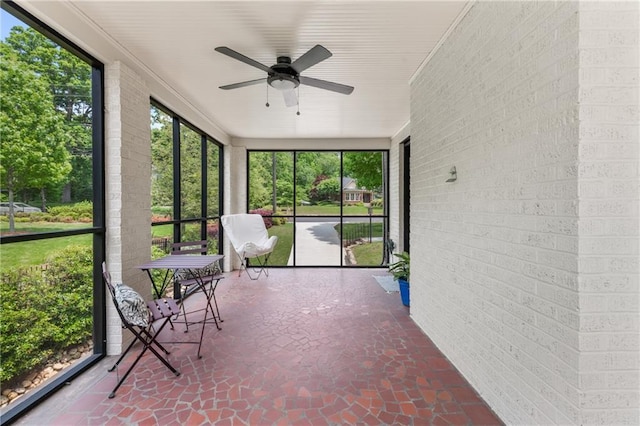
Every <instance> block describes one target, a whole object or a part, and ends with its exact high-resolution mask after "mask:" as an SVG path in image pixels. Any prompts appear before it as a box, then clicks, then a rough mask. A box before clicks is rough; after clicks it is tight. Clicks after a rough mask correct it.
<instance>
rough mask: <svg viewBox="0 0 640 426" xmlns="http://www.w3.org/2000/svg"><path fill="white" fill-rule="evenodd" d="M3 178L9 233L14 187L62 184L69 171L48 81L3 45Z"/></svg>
mask: <svg viewBox="0 0 640 426" xmlns="http://www.w3.org/2000/svg"><path fill="white" fill-rule="evenodd" d="M0 53H1V55H2V61H0V141H2V149H1V150H0V179H1V182H2V185H3V186H4V187H5V188H6V190H7V191H8V197H9V203H11V204H10V206H11V207H10V211H9V232H13V231H14V230H15V223H14V214H13V213H14V212H13V208H12V206H13V201H14V195H15V193H16V191H20V190H23V189H28V188H43V187H44V186H45V185H46V183H47V182H60V181H62V180H63V179H64V178H65V177H66V176H67V175H68V174H69V171H70V169H71V166H70V164H69V156H68V152H67V151H66V149H65V142H66V141H67V139H68V136H67V134H66V132H65V130H64V126H63V122H64V118H63V116H62V114H61V113H60V112H59V111H56V110H55V109H54V108H53V102H52V96H51V93H50V92H49V90H48V85H47V81H46V80H45V79H43V78H42V77H41V76H39V75H37V74H36V73H35V72H33V71H32V70H31V69H30V68H29V67H28V66H26V65H25V64H24V63H22V62H20V61H18V60H17V58H16V56H17V55H16V54H15V53H14V52H11V51H10V50H9V49H7V48H6V46H4V45H0Z"/></svg>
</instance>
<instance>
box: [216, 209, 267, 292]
mask: <svg viewBox="0 0 640 426" xmlns="http://www.w3.org/2000/svg"><path fill="white" fill-rule="evenodd" d="M220 222H221V223H222V229H223V230H224V233H225V234H226V235H227V237H229V240H230V241H231V245H233V249H234V250H235V252H236V253H237V255H238V257H239V258H240V262H241V265H240V270H239V271H238V276H240V274H242V269H244V270H245V271H246V272H247V275H248V276H249V278H251V279H252V280H257V279H258V278H260V275H261V274H262V273H263V272H264V274H265V275H266V276H269V271H268V270H267V269H266V267H267V262H268V261H269V257H270V256H271V253H272V252H273V249H274V248H275V246H276V243H277V242H278V237H277V236H275V235H274V236H271V237H269V234H268V233H267V227H266V226H265V225H264V220H263V219H262V216H260V215H259V214H246V213H241V214H229V215H223V216H222V217H221V218H220ZM262 256H264V257H262ZM249 259H255V261H256V262H257V263H258V265H259V267H255V268H251V269H253V272H254V274H257V275H251V273H250V272H249V264H248V260H249Z"/></svg>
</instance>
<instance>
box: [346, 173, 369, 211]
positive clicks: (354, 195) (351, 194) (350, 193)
mask: <svg viewBox="0 0 640 426" xmlns="http://www.w3.org/2000/svg"><path fill="white" fill-rule="evenodd" d="M372 200H373V191H369V190H367V189H363V188H358V182H357V181H356V180H355V179H352V178H350V177H344V178H342V203H343V204H345V205H348V204H359V203H362V204H364V205H369V204H371V201H372Z"/></svg>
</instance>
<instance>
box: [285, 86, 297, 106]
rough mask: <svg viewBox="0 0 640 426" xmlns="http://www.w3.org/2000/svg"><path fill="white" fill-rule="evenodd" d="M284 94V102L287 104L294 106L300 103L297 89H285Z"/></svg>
mask: <svg viewBox="0 0 640 426" xmlns="http://www.w3.org/2000/svg"><path fill="white" fill-rule="evenodd" d="M282 96H283V97H284V104H285V105H286V106H288V107H292V106H296V105H298V97H297V96H296V91H295V90H293V89H291V90H285V91H283V92H282Z"/></svg>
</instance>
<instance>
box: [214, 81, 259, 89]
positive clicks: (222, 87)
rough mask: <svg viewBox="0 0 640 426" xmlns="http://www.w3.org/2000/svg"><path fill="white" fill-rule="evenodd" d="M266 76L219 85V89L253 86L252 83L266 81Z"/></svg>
mask: <svg viewBox="0 0 640 426" xmlns="http://www.w3.org/2000/svg"><path fill="white" fill-rule="evenodd" d="M266 81H267V79H266V78H259V79H257V80H249V81H243V82H241V83H234V84H227V85H226V86H220V88H221V89H224V90H229V89H238V88H240V87H246V86H253V85H254V84H260V83H266Z"/></svg>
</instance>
